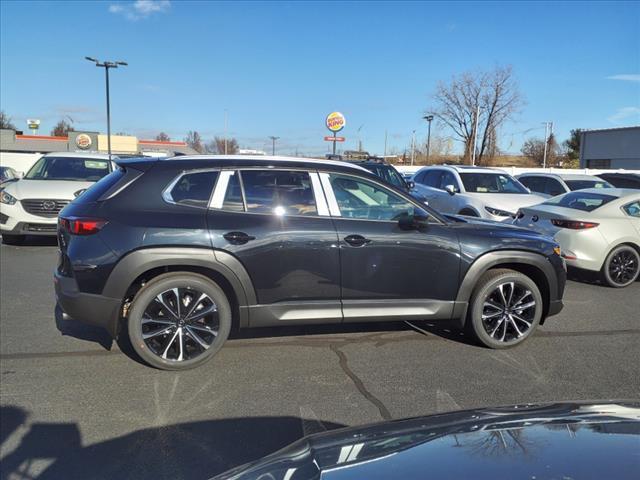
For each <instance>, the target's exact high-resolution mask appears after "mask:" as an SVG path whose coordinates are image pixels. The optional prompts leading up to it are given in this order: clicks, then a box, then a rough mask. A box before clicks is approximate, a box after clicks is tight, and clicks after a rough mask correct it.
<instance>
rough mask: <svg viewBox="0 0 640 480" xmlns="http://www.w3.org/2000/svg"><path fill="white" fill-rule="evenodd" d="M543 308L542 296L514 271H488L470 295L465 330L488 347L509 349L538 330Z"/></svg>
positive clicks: (534, 286) (522, 276) (523, 277)
mask: <svg viewBox="0 0 640 480" xmlns="http://www.w3.org/2000/svg"><path fill="white" fill-rule="evenodd" d="M501 292H502V293H501ZM502 299H504V300H505V301H506V305H507V307H506V309H505V308H504V306H503V305H504V304H505V302H503V301H502ZM494 305H495V306H494ZM522 307H526V308H522ZM501 308H502V310H501ZM543 308H544V304H543V299H542V294H541V293H540V289H539V288H538V286H537V285H536V283H535V282H534V281H533V280H532V279H531V278H529V277H527V276H526V275H524V274H522V273H520V272H516V271H514V270H508V269H496V270H489V271H488V272H486V273H485V274H484V275H483V276H482V277H480V280H478V283H477V285H476V287H475V289H474V291H473V294H472V295H471V301H470V302H469V310H468V314H467V321H466V324H465V327H466V330H467V332H468V333H469V334H470V335H471V336H472V337H474V338H475V339H476V340H478V342H479V343H481V344H482V345H484V346H485V347H489V348H494V349H502V348H510V347H513V346H515V345H518V344H520V343H522V342H523V341H525V340H526V339H527V338H528V337H529V336H530V335H531V333H532V332H533V331H534V330H535V329H536V327H537V326H538V324H539V323H540V320H541V318H542V311H543Z"/></svg>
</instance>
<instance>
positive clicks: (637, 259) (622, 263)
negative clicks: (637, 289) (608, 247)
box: [602, 245, 640, 288]
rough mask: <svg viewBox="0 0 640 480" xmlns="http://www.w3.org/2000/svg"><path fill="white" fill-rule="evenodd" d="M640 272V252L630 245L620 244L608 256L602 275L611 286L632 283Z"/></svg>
mask: <svg viewBox="0 0 640 480" xmlns="http://www.w3.org/2000/svg"><path fill="white" fill-rule="evenodd" d="M638 274H640V254H638V252H637V251H636V249H635V248H633V247H632V246H630V245H620V246H619V247H616V248H614V249H613V250H612V251H611V253H610V254H609V255H608V256H607V259H606V260H605V261H604V265H603V266H602V277H603V279H604V281H605V282H606V283H607V285H609V286H610V287H614V288H622V287H627V286H629V285H631V284H632V283H633V282H635V281H636V279H637V278H638Z"/></svg>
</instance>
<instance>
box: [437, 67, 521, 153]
mask: <svg viewBox="0 0 640 480" xmlns="http://www.w3.org/2000/svg"><path fill="white" fill-rule="evenodd" d="M433 99H434V101H435V104H436V106H435V107H434V108H433V109H430V110H428V111H427V114H430V115H434V116H435V117H436V118H437V119H438V120H439V121H440V122H441V123H442V124H444V125H446V126H448V127H449V128H451V130H453V132H454V134H455V136H456V137H457V138H458V139H459V140H460V141H461V142H462V143H463V144H464V159H465V163H470V160H471V157H472V152H473V144H474V132H475V131H476V114H477V112H479V115H478V116H477V119H478V125H477V142H475V143H477V148H478V150H477V156H476V163H477V164H479V165H481V164H483V161H486V160H487V157H488V156H489V155H488V153H487V151H488V150H490V147H491V145H493V146H494V147H496V148H497V130H498V128H499V127H500V126H501V125H503V124H504V123H505V122H506V121H507V120H509V119H510V118H512V117H513V116H514V114H516V113H517V112H518V111H519V110H520V108H521V107H522V105H523V103H524V102H523V99H522V95H521V93H520V90H519V88H518V83H517V81H516V79H515V77H514V74H513V70H512V68H511V67H510V66H506V67H500V66H498V67H495V68H494V69H493V70H491V71H485V72H477V73H476V72H465V73H463V74H461V75H459V76H454V77H453V78H452V79H451V81H450V82H448V83H443V82H441V83H440V84H439V85H438V87H437V88H436V92H435V94H434V96H433Z"/></svg>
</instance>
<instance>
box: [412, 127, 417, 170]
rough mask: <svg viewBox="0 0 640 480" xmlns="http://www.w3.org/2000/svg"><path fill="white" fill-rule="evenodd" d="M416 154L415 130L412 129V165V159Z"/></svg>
mask: <svg viewBox="0 0 640 480" xmlns="http://www.w3.org/2000/svg"><path fill="white" fill-rule="evenodd" d="M415 156H416V131H415V130H414V131H413V132H412V134H411V165H412V166H413V161H414V159H415Z"/></svg>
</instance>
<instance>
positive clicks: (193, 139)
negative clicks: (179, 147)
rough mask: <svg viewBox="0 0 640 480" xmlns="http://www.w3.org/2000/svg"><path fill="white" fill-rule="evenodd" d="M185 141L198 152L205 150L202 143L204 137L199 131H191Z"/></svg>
mask: <svg viewBox="0 0 640 480" xmlns="http://www.w3.org/2000/svg"><path fill="white" fill-rule="evenodd" d="M184 141H185V143H186V144H187V145H189V146H190V147H191V148H193V149H194V150H195V151H196V152H198V153H203V152H204V145H203V144H202V137H201V136H200V134H199V133H198V132H196V131H195V130H194V131H191V130H189V132H188V133H187V136H186V137H185V138H184Z"/></svg>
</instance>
